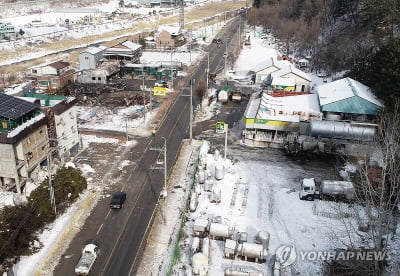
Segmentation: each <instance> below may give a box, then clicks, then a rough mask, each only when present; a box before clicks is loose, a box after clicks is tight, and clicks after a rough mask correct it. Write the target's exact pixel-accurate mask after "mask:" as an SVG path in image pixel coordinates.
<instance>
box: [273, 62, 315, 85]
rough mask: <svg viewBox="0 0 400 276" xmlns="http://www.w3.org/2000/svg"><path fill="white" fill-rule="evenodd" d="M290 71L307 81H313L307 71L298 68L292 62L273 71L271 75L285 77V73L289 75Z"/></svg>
mask: <svg viewBox="0 0 400 276" xmlns="http://www.w3.org/2000/svg"><path fill="white" fill-rule="evenodd" d="M290 73H292V74H295V75H297V76H299V77H301V78H303V79H305V80H307V81H311V78H310V76H309V75H308V74H307V73H306V72H303V71H301V70H300V69H298V68H296V67H295V66H294V65H293V64H291V65H289V66H285V67H284V68H282V69H280V70H278V71H275V72H273V73H271V76H272V77H284V76H285V75H288V74H290Z"/></svg>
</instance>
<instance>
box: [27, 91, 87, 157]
mask: <svg viewBox="0 0 400 276" xmlns="http://www.w3.org/2000/svg"><path fill="white" fill-rule="evenodd" d="M21 99H24V100H26V101H29V102H40V106H41V109H42V110H43V111H44V113H45V114H46V117H47V118H48V124H47V125H48V135H49V144H50V146H51V150H52V152H54V153H55V154H56V155H57V156H58V158H60V159H61V160H64V159H66V158H68V157H70V156H74V155H75V154H76V153H77V152H78V149H79V145H80V143H79V133H78V119H77V112H78V107H77V104H78V101H77V100H76V98H74V97H66V96H60V95H47V94H27V95H26V97H21Z"/></svg>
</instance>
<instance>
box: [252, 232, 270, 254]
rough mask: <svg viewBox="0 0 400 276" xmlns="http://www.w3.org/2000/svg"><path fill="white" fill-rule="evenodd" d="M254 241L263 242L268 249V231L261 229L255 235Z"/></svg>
mask: <svg viewBox="0 0 400 276" xmlns="http://www.w3.org/2000/svg"><path fill="white" fill-rule="evenodd" d="M254 242H255V243H258V244H261V245H262V246H263V247H264V249H266V250H268V246H269V233H268V232H266V231H259V232H258V233H257V235H256V236H255V237H254Z"/></svg>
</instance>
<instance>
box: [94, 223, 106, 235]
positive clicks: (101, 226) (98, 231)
mask: <svg viewBox="0 0 400 276" xmlns="http://www.w3.org/2000/svg"><path fill="white" fill-rule="evenodd" d="M103 225H104V223H102V224H101V225H100V227H99V230H97V232H96V235H98V234H99V233H100V231H101V228H103Z"/></svg>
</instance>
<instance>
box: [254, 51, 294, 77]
mask: <svg viewBox="0 0 400 276" xmlns="http://www.w3.org/2000/svg"><path fill="white" fill-rule="evenodd" d="M288 64H289V63H288V62H286V61H280V60H277V59H276V58H273V57H271V58H269V59H267V60H265V61H262V62H259V63H257V64H256V65H255V66H254V68H253V71H254V72H255V73H256V81H255V84H261V83H262V82H263V81H264V79H265V78H267V77H268V75H269V74H271V73H272V72H275V71H278V70H280V69H282V68H284V67H285V66H288Z"/></svg>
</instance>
